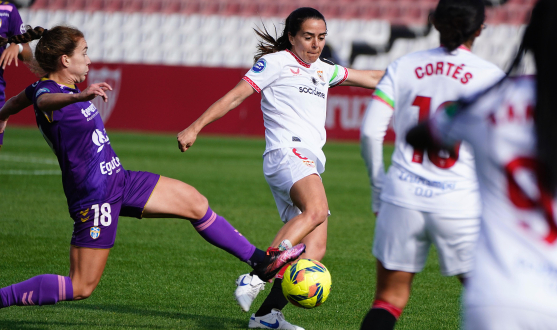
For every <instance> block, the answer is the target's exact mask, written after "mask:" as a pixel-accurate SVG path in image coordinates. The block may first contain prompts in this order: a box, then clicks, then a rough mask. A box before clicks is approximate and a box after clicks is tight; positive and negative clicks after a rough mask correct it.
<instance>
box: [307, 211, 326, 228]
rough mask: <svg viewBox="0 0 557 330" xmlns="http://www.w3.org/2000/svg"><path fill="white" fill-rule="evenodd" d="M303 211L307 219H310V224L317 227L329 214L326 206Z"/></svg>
mask: <svg viewBox="0 0 557 330" xmlns="http://www.w3.org/2000/svg"><path fill="white" fill-rule="evenodd" d="M304 213H305V214H307V216H308V221H311V223H312V225H313V226H314V227H317V226H319V225H320V224H322V223H323V222H325V220H327V217H328V216H329V209H328V208H326V207H324V208H323V207H320V208H315V209H312V210H307V211H305V212H304Z"/></svg>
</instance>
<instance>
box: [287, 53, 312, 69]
mask: <svg viewBox="0 0 557 330" xmlns="http://www.w3.org/2000/svg"><path fill="white" fill-rule="evenodd" d="M286 51H287V52H289V53H290V54H292V56H294V58H295V59H296V61H298V63H300V65H301V66H303V67H304V68H309V67H310V66H311V64H308V63H306V62H304V60H302V59H301V58H299V57H298V55H296V54H294V53H293V52H292V51H291V50H290V49H287V50H286Z"/></svg>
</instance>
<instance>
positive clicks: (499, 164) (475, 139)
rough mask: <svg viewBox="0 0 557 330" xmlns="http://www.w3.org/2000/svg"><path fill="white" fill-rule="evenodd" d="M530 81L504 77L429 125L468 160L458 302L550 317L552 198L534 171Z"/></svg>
mask: <svg viewBox="0 0 557 330" xmlns="http://www.w3.org/2000/svg"><path fill="white" fill-rule="evenodd" d="M535 84H536V82H535V79H534V78H533V77H519V78H513V79H507V80H506V81H504V82H503V83H502V84H501V85H499V86H498V87H495V88H493V89H492V90H490V91H489V92H488V93H487V94H485V95H483V96H482V97H481V98H480V99H478V100H477V101H475V102H474V103H472V105H471V106H469V107H468V108H467V109H465V110H463V111H456V112H455V111H447V112H445V111H444V112H440V113H439V114H437V115H436V116H435V117H434V119H433V121H432V122H431V125H430V127H431V130H432V133H433V134H434V136H436V137H437V138H438V139H439V140H440V141H443V142H444V143H446V144H452V142H453V141H455V140H462V139H463V140H466V141H468V142H469V143H470V144H471V145H472V146H473V148H474V152H475V156H476V165H477V169H478V179H479V182H480V192H481V195H482V203H483V204H482V206H483V212H482V227H481V231H480V237H479V240H478V244H477V249H476V253H475V259H476V260H475V267H474V271H473V272H472V277H471V278H470V280H469V282H468V283H467V286H466V290H465V301H466V305H467V306H468V307H487V306H500V307H502V306H507V307H509V308H514V309H515V310H517V311H521V310H531V311H536V312H541V313H547V314H549V315H553V316H555V317H557V221H556V212H555V208H556V207H557V198H555V197H552V195H551V194H550V193H548V192H547V191H546V190H545V189H543V188H542V185H541V181H542V180H543V179H542V178H540V173H539V172H538V171H539V164H538V160H537V159H536V135H535V128H534V112H535V110H534V108H535V103H536V102H535V99H536V87H535ZM555 327H557V324H553V326H552V327H551V329H555ZM531 329H541V327H532V328H531ZM544 329H545V328H544ZM547 329H549V328H547Z"/></svg>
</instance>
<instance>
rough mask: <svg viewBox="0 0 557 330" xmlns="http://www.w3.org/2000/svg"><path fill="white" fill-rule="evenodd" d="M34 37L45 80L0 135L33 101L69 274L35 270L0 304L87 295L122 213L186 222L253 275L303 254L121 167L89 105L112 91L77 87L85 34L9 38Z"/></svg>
mask: <svg viewBox="0 0 557 330" xmlns="http://www.w3.org/2000/svg"><path fill="white" fill-rule="evenodd" d="M34 39H40V40H39V42H38V44H37V48H36V50H35V57H36V60H37V62H38V66H39V67H40V68H41V69H42V70H43V71H44V72H43V74H42V77H43V78H41V79H40V80H39V81H37V82H36V83H34V84H32V85H31V86H29V87H27V88H26V89H25V90H24V91H22V92H21V93H19V94H18V95H17V96H14V97H12V98H11V99H10V100H8V102H6V104H5V105H4V107H2V109H0V132H4V129H5V127H6V123H7V119H8V117H9V116H10V115H12V114H16V113H18V112H19V111H21V110H22V109H24V108H26V107H28V106H30V105H31V104H33V105H34V109H35V115H36V120H37V125H38V127H39V130H40V131H41V133H42V134H43V136H44V138H45V140H46V142H47V143H48V145H49V146H50V147H51V149H52V151H53V152H54V153H55V154H56V157H57V158H58V163H59V164H60V168H61V170H62V183H63V188H64V193H65V195H66V198H67V201H68V208H69V213H70V216H71V217H72V218H73V220H74V231H73V235H72V239H71V247H70V274H69V277H66V276H61V275H52V274H44V275H38V276H35V277H33V278H31V279H28V280H26V281H23V282H20V283H17V284H13V285H10V286H8V287H5V288H2V289H0V308H2V307H8V306H12V305H19V306H23V305H49V304H55V303H56V302H58V301H62V300H80V299H85V298H87V297H89V296H90V295H91V293H92V292H93V290H94V289H95V287H96V286H97V284H98V283H99V281H100V279H101V275H102V273H103V270H104V267H105V264H106V260H107V258H108V254H109V252H110V248H112V246H113V245H114V240H115V238H116V228H117V226H118V218H119V216H128V217H135V218H143V217H145V218H154V217H157V218H181V219H187V220H190V221H191V223H192V225H193V226H194V228H195V229H196V230H197V231H198V232H199V234H200V235H201V236H202V237H203V238H204V239H205V240H207V241H208V242H209V243H211V244H213V245H215V246H217V247H219V248H221V249H223V250H225V251H227V252H229V253H231V254H232V255H234V256H236V257H237V258H239V259H240V260H242V261H244V262H246V263H248V264H250V265H251V266H252V267H254V272H255V273H257V274H258V275H259V276H262V277H265V278H267V279H270V278H272V277H273V276H274V275H275V274H276V272H277V271H279V270H280V268H282V266H283V265H284V264H286V263H288V262H289V261H291V260H294V259H296V258H297V257H298V256H299V255H300V254H302V253H303V251H304V245H303V244H300V245H297V246H295V247H293V248H291V249H289V250H286V251H282V252H281V251H278V249H269V250H267V253H265V252H264V251H261V250H258V249H256V248H255V246H253V245H252V244H251V243H249V241H248V240H247V239H246V238H245V237H243V236H242V235H241V234H240V233H238V232H237V231H236V230H235V229H234V227H232V226H231V225H230V224H229V223H228V222H227V221H226V220H225V219H224V218H223V217H221V216H219V215H217V214H216V213H215V212H213V211H212V210H211V208H210V207H209V204H208V201H207V199H206V198H205V197H204V196H203V195H201V194H200V193H199V192H198V191H197V190H196V189H195V188H194V187H192V186H190V185H188V184H186V183H184V182H181V181H178V180H174V179H171V178H167V177H164V176H159V175H157V174H153V173H149V172H136V171H128V170H125V169H124V168H123V166H122V164H121V163H120V159H119V158H118V157H117V156H116V154H115V153H114V151H113V149H112V146H111V144H110V140H109V138H108V136H107V134H106V130H105V129H104V124H103V122H102V120H101V117H100V116H99V112H98V111H97V109H96V108H95V106H94V105H93V103H92V102H91V100H93V99H94V98H95V97H97V96H100V97H102V98H103V99H104V100H105V101H106V100H107V95H106V93H105V92H106V91H108V90H111V89H112V88H111V87H110V86H109V85H108V84H106V83H104V82H103V83H96V84H92V85H90V86H89V87H87V88H86V89H85V90H83V91H80V90H79V89H78V88H77V86H76V84H77V83H80V82H83V81H84V80H85V77H86V75H87V72H88V70H89V65H90V64H91V61H90V60H89V57H88V56H87V49H88V47H87V42H86V41H85V38H84V36H83V33H82V32H81V31H79V30H77V29H75V28H71V27H64V26H57V27H54V28H52V29H50V30H46V29H43V28H41V27H36V28H35V29H30V28H29V30H27V32H26V33H25V34H23V35H21V36H19V37H17V38H10V40H9V41H10V42H16V43H19V42H29V41H31V40H34Z"/></svg>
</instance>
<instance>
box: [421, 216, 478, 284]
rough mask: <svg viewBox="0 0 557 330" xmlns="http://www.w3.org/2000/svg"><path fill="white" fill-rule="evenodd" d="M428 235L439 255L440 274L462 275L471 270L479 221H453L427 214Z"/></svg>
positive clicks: (474, 219)
mask: <svg viewBox="0 0 557 330" xmlns="http://www.w3.org/2000/svg"><path fill="white" fill-rule="evenodd" d="M426 222H427V227H428V233H429V236H430V237H431V240H432V241H433V244H435V247H436V249H437V254H438V255H439V266H440V268H441V273H442V274H443V275H445V276H454V275H463V276H464V277H466V276H467V275H468V273H469V272H470V271H471V270H472V266H473V253H474V248H475V246H476V242H477V239H478V234H479V231H480V219H478V218H473V219H454V218H448V217H446V216H443V215H439V214H432V213H430V214H428V218H427V220H426Z"/></svg>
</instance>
